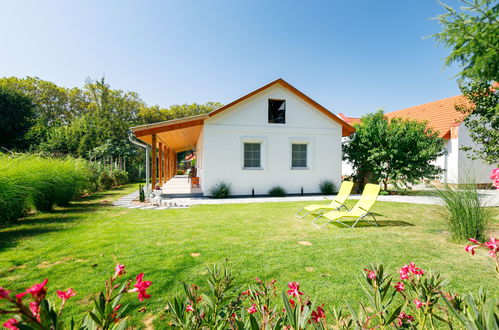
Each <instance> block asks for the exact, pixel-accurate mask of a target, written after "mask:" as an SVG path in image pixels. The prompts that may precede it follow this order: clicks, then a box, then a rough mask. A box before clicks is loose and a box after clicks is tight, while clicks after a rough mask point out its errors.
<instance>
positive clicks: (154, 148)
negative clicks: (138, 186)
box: [151, 134, 158, 189]
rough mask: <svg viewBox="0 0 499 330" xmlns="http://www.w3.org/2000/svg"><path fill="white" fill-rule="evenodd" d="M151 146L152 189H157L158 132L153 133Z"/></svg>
mask: <svg viewBox="0 0 499 330" xmlns="http://www.w3.org/2000/svg"><path fill="white" fill-rule="evenodd" d="M151 146H152V170H151V172H152V173H151V185H152V189H155V188H156V162H157V161H158V160H157V159H156V134H153V135H152V141H151Z"/></svg>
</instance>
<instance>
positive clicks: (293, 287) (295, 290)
mask: <svg viewBox="0 0 499 330" xmlns="http://www.w3.org/2000/svg"><path fill="white" fill-rule="evenodd" d="M288 288H290V290H288V291H287V292H286V293H287V294H288V296H293V297H298V296H301V295H303V293H302V292H300V284H299V283H298V282H289V283H288Z"/></svg>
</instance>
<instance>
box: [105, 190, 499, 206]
mask: <svg viewBox="0 0 499 330" xmlns="http://www.w3.org/2000/svg"><path fill="white" fill-rule="evenodd" d="M479 192H480V197H481V199H482V201H483V202H484V204H485V205H487V206H499V190H480V191H479ZM138 198H139V192H138V191H135V192H133V193H131V194H129V195H127V196H124V197H122V198H120V199H119V200H117V201H115V202H113V205H115V206H120V207H127V208H131V209H142V210H165V209H170V208H187V207H189V206H191V205H207V204H244V203H275V202H312V201H322V202H324V203H327V200H325V198H327V199H333V198H334V196H324V197H323V196H316V195H314V196H287V197H240V198H227V199H212V198H208V197H184V198H156V199H155V201H154V202H153V204H155V205H147V206H143V205H138V204H134V203H133V201H134V200H137V199H138ZM359 198H360V195H351V196H350V198H349V199H359ZM378 201H380V202H395V203H413V204H433V205H441V204H442V203H441V201H440V200H439V198H437V197H433V196H400V195H389V196H379V197H378Z"/></svg>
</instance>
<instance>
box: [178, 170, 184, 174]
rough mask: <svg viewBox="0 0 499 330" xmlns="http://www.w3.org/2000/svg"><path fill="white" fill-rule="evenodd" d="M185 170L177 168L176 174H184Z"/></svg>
mask: <svg viewBox="0 0 499 330" xmlns="http://www.w3.org/2000/svg"><path fill="white" fill-rule="evenodd" d="M184 174H185V171H184V170H177V175H184Z"/></svg>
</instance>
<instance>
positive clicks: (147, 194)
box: [128, 130, 151, 198]
mask: <svg viewBox="0 0 499 330" xmlns="http://www.w3.org/2000/svg"><path fill="white" fill-rule="evenodd" d="M128 140H130V142H132V143H133V144H135V145H137V146H139V147H142V148H144V149H146V191H145V195H146V198H149V195H150V194H151V190H150V189H149V182H150V179H149V177H150V168H149V150H150V149H151V148H150V147H149V145H147V144H145V143H143V142H140V141H138V140H136V139H135V136H134V134H133V132H132V131H131V130H129V131H128Z"/></svg>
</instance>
